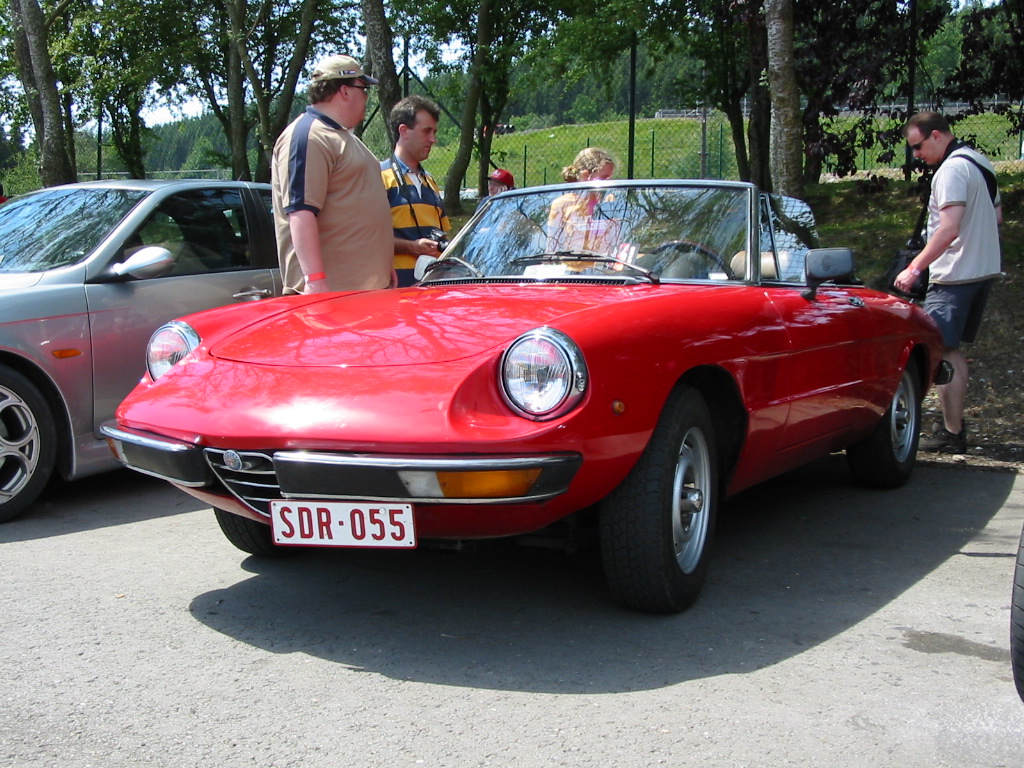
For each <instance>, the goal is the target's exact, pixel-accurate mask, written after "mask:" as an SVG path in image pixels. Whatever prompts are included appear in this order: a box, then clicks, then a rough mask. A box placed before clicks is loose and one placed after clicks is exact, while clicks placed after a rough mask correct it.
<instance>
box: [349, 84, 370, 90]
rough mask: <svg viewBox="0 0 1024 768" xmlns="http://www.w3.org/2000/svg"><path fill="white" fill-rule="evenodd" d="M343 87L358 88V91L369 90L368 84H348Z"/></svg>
mask: <svg viewBox="0 0 1024 768" xmlns="http://www.w3.org/2000/svg"><path fill="white" fill-rule="evenodd" d="M345 87H346V88H358V89H359V90H360V91H368V90H370V86H368V85H348V86H345Z"/></svg>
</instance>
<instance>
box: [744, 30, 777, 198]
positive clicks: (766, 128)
mask: <svg viewBox="0 0 1024 768" xmlns="http://www.w3.org/2000/svg"><path fill="white" fill-rule="evenodd" d="M748 18H749V21H748V25H747V42H748V50H749V52H750V53H749V56H750V59H749V61H748V62H747V66H748V71H749V73H750V82H751V83H752V85H751V88H750V115H749V118H748V122H747V149H748V151H749V153H750V179H749V180H750V181H751V182H753V183H754V184H757V186H758V187H760V188H761V189H763V190H764V191H766V192H771V191H772V173H771V165H770V160H769V157H770V153H769V151H768V147H769V144H770V137H771V97H770V96H769V95H768V88H767V86H765V85H764V82H763V80H764V79H763V77H762V74H763V73H764V71H765V70H767V69H768V39H767V35H766V33H765V28H764V16H763V15H762V14H759V13H755V14H751V15H750V16H749V17H748Z"/></svg>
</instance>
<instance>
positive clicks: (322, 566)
mask: <svg viewBox="0 0 1024 768" xmlns="http://www.w3.org/2000/svg"><path fill="white" fill-rule="evenodd" d="M1013 483H1014V476H1013V475H1011V474H1003V473H994V472H964V471H961V470H954V469H932V468H921V469H919V470H918V471H916V472H915V474H914V477H913V478H912V480H911V482H910V483H909V484H908V485H907V486H906V487H905V488H902V489H899V490H896V491H871V490H865V489H863V488H860V487H857V486H854V485H853V484H852V481H851V480H850V477H849V474H848V472H847V471H846V468H845V463H844V462H843V461H842V458H841V457H839V458H836V457H831V458H829V459H828V460H826V461H824V462H820V463H818V464H815V465H813V466H812V467H809V468H807V469H804V470H801V471H798V472H796V473H793V474H790V475H787V476H786V477H784V478H780V479H778V480H775V481H773V482H770V483H767V484H764V485H762V486H759V487H758V488H755V489H752V490H751V491H748V492H746V493H744V494H742V495H740V496H738V497H736V498H735V499H733V500H731V501H730V502H729V503H728V504H727V505H726V507H725V509H724V511H723V516H722V518H721V520H720V524H719V531H718V539H717V542H716V545H715V546H716V549H715V558H714V561H713V563H712V570H711V575H710V578H709V581H708V584H707V586H706V589H705V591H704V593H703V595H702V598H701V600H700V601H699V602H698V603H697V605H696V606H694V607H693V608H691V609H690V610H689V611H687V612H685V613H682V614H679V615H674V616H649V615H643V614H636V613H631V612H627V611H624V610H621V609H619V608H618V607H616V606H614V605H612V604H611V603H610V602H609V601H608V596H607V593H606V590H605V587H604V584H603V580H602V576H601V571H600V563H599V558H598V556H597V553H596V552H587V553H584V554H580V555H575V556H567V555H565V554H562V553H559V552H553V551H543V550H534V549H525V548H521V547H516V546H515V545H512V544H510V543H508V542H488V543H483V544H482V545H480V546H479V547H478V548H477V549H475V550H474V551H471V552H460V553H455V552H442V551H430V550H419V551H416V552H400V553H396V552H384V551H380V552H368V551H356V550H347V551H322V550H321V551H315V552H314V551H310V552H309V553H306V554H305V555H304V556H303V557H300V558H296V559H288V560H282V561H276V560H261V559H258V558H252V557H250V558H247V559H245V560H244V562H243V563H242V567H243V568H244V569H245V570H246V571H249V572H250V573H252V575H251V576H250V577H249V578H245V579H244V580H242V581H239V582H238V583H237V584H234V585H232V586H230V587H228V588H225V589H218V590H214V591H211V592H208V593H206V594H202V595H199V596H198V597H196V598H195V600H194V601H193V602H192V604H191V606H190V609H191V611H192V613H193V615H194V616H195V617H196V618H197V619H198V620H199V621H201V622H203V623H204V624H206V625H208V626H209V627H211V628H213V629H215V630H216V631H218V632H221V633H224V634H225V635H228V636H230V637H232V638H235V639H237V640H239V641H241V642H245V643H248V644H251V645H253V646H256V647H259V648H263V649H266V650H268V651H271V652H275V653H294V652H301V653H306V654H310V655H313V656H316V657H320V658H323V659H326V660H329V661H333V662H335V663H337V664H340V665H345V666H347V667H349V668H351V669H353V670H356V671H368V672H374V673H378V674H382V675H386V676H388V677H391V678H394V679H398V680H415V681H419V682H430V683H437V684H443V685H455V686H471V687H482V688H488V689H498V690H509V691H531V692H551V693H612V692H622V691H630V690H642V689H650V688H657V687H661V686H667V685H673V684H676V683H679V682H682V681H685V680H690V679H695V678H703V677H709V676H714V675H720V674H725V673H736V672H749V671H753V670H756V669H759V668H762V667H765V666H769V665H773V664H777V663H779V662H781V661H783V660H786V659H789V658H791V657H793V656H796V655H797V654H799V653H801V652H802V651H804V650H806V649H807V648H809V647H812V646H814V645H816V644H818V643H821V642H823V641H824V640H826V639H828V638H830V637H833V636H835V635H836V634H838V633H840V632H842V631H843V630H845V629H847V628H849V627H850V626H852V625H854V624H856V623H857V622H859V621H860V620H862V619H864V618H865V617H867V616H869V615H870V614H872V613H874V612H875V611H877V610H879V609H880V608H882V607H883V606H885V605H886V604H887V603H888V602H890V601H891V600H893V599H894V598H895V597H897V596H898V595H900V594H901V593H902V592H903V591H904V590H906V589H908V588H909V587H911V586H912V585H914V584H915V583H916V582H917V581H919V580H920V579H921V578H922V577H924V576H925V575H926V574H928V573H929V572H930V571H932V570H933V569H934V568H936V567H937V566H938V565H940V564H941V563H942V562H944V561H945V560H947V559H948V558H949V557H951V556H953V555H955V554H956V553H957V552H959V551H960V549H961V548H962V547H963V546H964V545H965V544H966V543H967V542H969V541H970V540H971V539H972V537H974V536H975V535H976V534H977V533H978V532H979V531H980V530H981V529H982V528H983V527H984V526H985V525H986V523H987V522H988V521H989V520H990V519H991V518H992V517H993V516H994V515H995V514H996V512H997V511H998V510H999V509H1000V507H1001V506H1002V505H1003V503H1004V501H1005V500H1006V499H1007V498H1008V496H1009V494H1010V492H1011V490H1012V488H1013Z"/></svg>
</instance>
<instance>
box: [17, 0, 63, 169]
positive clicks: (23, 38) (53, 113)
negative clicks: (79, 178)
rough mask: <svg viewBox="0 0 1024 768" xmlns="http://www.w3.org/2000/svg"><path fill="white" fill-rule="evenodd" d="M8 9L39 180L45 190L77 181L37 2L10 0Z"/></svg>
mask: <svg viewBox="0 0 1024 768" xmlns="http://www.w3.org/2000/svg"><path fill="white" fill-rule="evenodd" d="M8 7H9V9H10V14H11V33H12V36H13V38H14V40H13V43H14V49H15V57H16V60H17V62H18V77H19V79H20V80H21V84H22V87H23V88H24V90H25V97H26V101H27V103H28V106H29V112H30V114H31V116H32V123H33V127H34V128H35V132H36V141H37V143H38V145H39V148H40V155H39V176H40V179H41V180H42V182H43V184H44V185H45V186H53V185H55V184H65V183H68V182H72V181H75V180H76V173H75V167H74V164H73V163H72V161H71V154H70V151H69V143H68V140H67V135H66V132H65V130H64V115H63V109H62V106H61V100H60V94H59V93H58V90H57V77H56V75H55V74H54V71H53V64H52V62H51V60H50V51H49V37H48V34H47V28H46V21H45V19H44V17H43V12H42V8H41V7H40V6H39V3H38V2H37V0H9V6H8Z"/></svg>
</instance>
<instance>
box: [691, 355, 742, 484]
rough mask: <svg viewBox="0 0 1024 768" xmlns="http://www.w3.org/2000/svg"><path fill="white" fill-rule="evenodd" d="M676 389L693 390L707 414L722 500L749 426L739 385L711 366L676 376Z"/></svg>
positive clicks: (722, 370)
mask: <svg viewBox="0 0 1024 768" xmlns="http://www.w3.org/2000/svg"><path fill="white" fill-rule="evenodd" d="M680 386H689V387H693V389H695V390H697V391H698V392H699V393H700V395H701V397H703V398H704V402H705V403H707V406H708V410H709V411H710V412H711V419H712V421H713V422H714V425H715V444H716V451H717V454H718V470H719V471H718V476H719V495H720V497H721V498H725V489H726V488H728V486H729V481H730V480H731V479H732V473H733V470H734V469H735V468H736V462H737V461H738V460H739V455H740V451H741V450H742V448H743V441H744V437H745V436H746V434H747V427H748V424H749V418H748V416H747V411H746V408H744V407H743V398H742V397H741V395H740V390H739V386H738V385H737V384H736V380H735V379H734V378H733V376H732V375H731V374H730V373H729V372H728V371H726V370H725V369H724V368H720V367H718V366H714V365H702V366H698V367H696V368H691V369H690V370H688V371H687V372H686V373H685V374H683V376H681V377H680V379H679V381H678V382H677V384H676V389H678V388H679V387H680Z"/></svg>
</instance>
